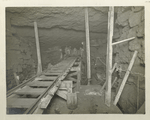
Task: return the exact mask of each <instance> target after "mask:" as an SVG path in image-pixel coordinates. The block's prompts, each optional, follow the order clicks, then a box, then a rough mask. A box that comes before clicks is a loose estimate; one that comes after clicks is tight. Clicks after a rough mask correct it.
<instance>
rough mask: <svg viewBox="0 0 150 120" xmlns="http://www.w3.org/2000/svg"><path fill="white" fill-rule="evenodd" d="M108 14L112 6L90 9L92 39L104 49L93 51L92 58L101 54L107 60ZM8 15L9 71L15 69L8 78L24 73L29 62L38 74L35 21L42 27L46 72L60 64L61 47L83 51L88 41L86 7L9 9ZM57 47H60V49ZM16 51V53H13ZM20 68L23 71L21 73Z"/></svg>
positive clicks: (42, 49)
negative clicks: (81, 47)
mask: <svg viewBox="0 0 150 120" xmlns="http://www.w3.org/2000/svg"><path fill="white" fill-rule="evenodd" d="M107 11H108V7H103V8H102V7H92V8H89V27H90V39H91V40H96V41H97V42H98V43H97V44H98V45H101V48H97V47H96V48H95V47H92V48H91V50H92V53H91V57H92V59H95V57H96V56H97V55H98V56H101V57H102V56H103V57H105V55H103V53H104V52H105V48H106V47H105V46H106V45H103V43H104V44H106V42H105V40H106V35H107V34H106V33H107ZM6 16H7V17H9V19H8V20H9V21H8V22H7V26H6V27H7V29H10V31H11V36H9V32H8V31H7V35H6V36H7V38H6V41H7V42H6V44H7V45H6V46H7V61H8V62H7V67H8V70H9V69H10V68H11V69H12V71H11V72H9V74H8V75H7V78H8V76H9V77H10V75H11V74H10V73H13V71H15V72H19V73H20V72H22V69H23V68H26V67H27V66H26V65H24V64H26V63H27V64H29V65H30V64H31V66H34V68H33V69H34V71H35V72H36V65H37V56H36V46H35V34H34V27H33V22H34V21H36V22H37V25H38V31H39V40H40V47H41V59H42V66H43V69H45V68H46V67H47V65H48V63H51V64H56V63H57V62H58V61H59V57H60V56H59V55H60V51H59V48H64V47H65V46H72V48H74V47H76V48H79V47H80V46H81V42H82V41H85V20H84V8H82V7H78V8H76V7H65V8H62V7H58V8H57V7H48V8H46V7H38V8H37V7H30V8H28V7H26V8H21V7H18V8H17V7H16V8H9V7H8V8H6ZM8 23H9V24H10V25H9V27H8ZM55 46H57V47H56V49H55ZM11 47H12V48H11ZM14 48H15V50H12V49H14ZM49 49H54V51H52V52H47V51H49ZM13 56H14V58H12V57H13ZM20 56H21V57H20ZM18 57H19V58H18ZM11 59H12V61H11ZM26 59H27V60H26ZM21 60H22V61H21ZM9 61H11V63H10V62H9ZM30 61H33V63H30ZM33 64H34V65H33ZM15 67H16V68H15ZM14 69H16V70H14ZM18 69H20V70H19V71H18ZM12 76H13V75H12Z"/></svg>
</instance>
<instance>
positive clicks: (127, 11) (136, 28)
mask: <svg viewBox="0 0 150 120" xmlns="http://www.w3.org/2000/svg"><path fill="white" fill-rule="evenodd" d="M131 37H135V39H134V40H132V41H129V42H125V43H121V44H119V45H116V46H114V62H117V63H118V64H120V65H121V67H122V69H123V70H126V69H127V67H128V65H129V63H130V60H131V58H132V56H133V53H134V51H135V50H137V51H138V55H137V58H136V60H135V63H134V66H133V68H132V71H131V72H134V73H140V74H139V75H138V74H132V73H131V75H130V76H129V78H128V81H127V83H126V85H125V88H124V90H123V93H122V95H121V98H120V100H119V102H118V104H119V106H120V107H121V108H122V111H123V112H124V113H135V112H136V111H137V109H138V108H139V107H140V106H141V105H142V104H143V102H144V101H145V78H144V75H145V45H144V43H145V42H144V41H145V37H144V7H119V8H118V9H117V19H116V21H115V30H114V40H113V41H114V42H116V41H121V40H123V39H127V38H131ZM124 73H125V72H124ZM124 73H123V72H122V75H121V77H122V78H123V77H124ZM138 76H139V78H138ZM137 79H139V81H140V88H137V85H138V83H137ZM118 82H121V81H118ZM137 91H139V98H137V93H138V92H137ZM137 99H139V105H138V108H137Z"/></svg>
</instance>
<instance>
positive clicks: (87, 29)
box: [85, 8, 91, 85]
mask: <svg viewBox="0 0 150 120" xmlns="http://www.w3.org/2000/svg"><path fill="white" fill-rule="evenodd" d="M85 29H86V56H87V79H88V85H89V84H90V79H91V60H90V37H89V19H88V8H85Z"/></svg>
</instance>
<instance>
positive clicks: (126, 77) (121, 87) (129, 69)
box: [113, 51, 138, 105]
mask: <svg viewBox="0 0 150 120" xmlns="http://www.w3.org/2000/svg"><path fill="white" fill-rule="evenodd" d="M137 53H138V52H137V51H135V52H134V54H133V57H132V59H131V61H130V64H129V66H128V69H127V71H126V74H125V76H124V78H123V80H122V83H121V85H120V88H119V90H118V93H117V95H116V97H115V100H114V103H113V104H114V105H116V104H117V102H118V100H119V98H120V95H121V93H122V91H123V88H124V86H125V84H126V81H127V79H128V76H129V74H130V71H131V69H132V67H133V64H134V61H135V58H136V56H137Z"/></svg>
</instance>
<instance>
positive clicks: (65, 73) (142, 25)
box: [0, 1, 150, 120]
mask: <svg viewBox="0 0 150 120" xmlns="http://www.w3.org/2000/svg"><path fill="white" fill-rule="evenodd" d="M5 2H7V1H5ZM146 3H147V4H150V2H149V1H146ZM4 5H5V4H4ZM147 8H148V7H147V6H146V5H144V4H141V5H139V4H138V5H136V4H135V5H133V4H132V5H123V4H122V5H113V4H112V5H111V4H108V5H105V6H104V5H100V4H99V5H92V4H91V5H78V6H76V5H74V6H67V5H66V6H65V5H64V6H59V5H58V6H57V5H56V6H51V5H50V6H46V5H45V6H44V5H41V6H39V5H35V6H34V5H16V6H14V5H6V6H5V7H3V15H4V18H3V17H2V19H3V20H4V22H1V21H0V22H1V23H3V27H2V28H4V30H3V29H2V30H3V33H4V40H3V39H2V40H3V41H4V42H3V43H4V45H3V47H1V49H3V48H4V53H3V55H4V57H1V61H2V62H1V65H2V66H4V67H3V69H2V71H3V73H5V74H2V73H1V74H2V75H3V76H4V80H3V82H2V84H3V83H4V84H3V85H1V86H3V87H1V88H3V89H2V90H0V91H1V93H3V94H5V96H4V97H3V96H2V97H1V98H2V99H4V100H3V101H2V102H3V103H2V104H3V105H5V108H4V107H3V108H4V109H3V110H2V111H3V113H4V114H5V116H8V117H9V118H11V116H12V115H13V116H16V117H17V116H20V115H21V116H23V115H42V116H44V115H46V116H47V117H48V116H49V117H50V116H51V115H55V116H60V115H71V114H72V115H89V116H90V115H94V116H95V115H99V117H98V116H97V118H101V117H100V116H101V115H104V116H107V117H108V115H118V116H119V115H131V116H132V115H135V116H143V117H144V116H145V115H147V114H148V113H149V112H150V111H149V108H147V107H148V99H149V97H148V95H147V94H148V93H147V92H148V89H149V88H148V86H149V85H148V84H149V83H147V81H148V80H149V77H147V76H146V75H148V72H147V69H146V68H147V66H148V65H147V62H148V59H146V58H148V57H147V56H148V54H147V53H146V50H147V48H146V46H148V44H147V42H146V41H147V36H149V34H148V33H149V32H148V30H150V28H148V26H150V25H149V23H150V22H148V19H147V17H148V16H146V15H147V13H149V12H150V11H148V9H147ZM1 13H2V12H1ZM147 22H148V24H147ZM1 33H2V32H1ZM1 45H2V44H1ZM145 48H146V49H145ZM1 54H2V52H1ZM149 57H150V56H149ZM146 99H147V100H146ZM70 117H71V116H70ZM72 117H73V116H72ZM72 117H71V118H72ZM116 117H117V116H116ZM4 119H5V118H4ZM24 119H25V118H24ZM33 119H34V118H33ZM39 119H40V118H39ZM51 119H53V118H51ZM74 119H75V116H74ZM83 119H84V118H83ZM93 119H94V118H93ZM109 119H110V118H109ZM112 119H113V118H112ZM114 119H115V118H114ZM139 119H140V117H139ZM141 119H142V117H141ZM143 120H144V119H143Z"/></svg>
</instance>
